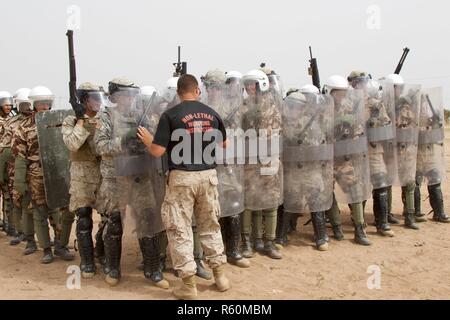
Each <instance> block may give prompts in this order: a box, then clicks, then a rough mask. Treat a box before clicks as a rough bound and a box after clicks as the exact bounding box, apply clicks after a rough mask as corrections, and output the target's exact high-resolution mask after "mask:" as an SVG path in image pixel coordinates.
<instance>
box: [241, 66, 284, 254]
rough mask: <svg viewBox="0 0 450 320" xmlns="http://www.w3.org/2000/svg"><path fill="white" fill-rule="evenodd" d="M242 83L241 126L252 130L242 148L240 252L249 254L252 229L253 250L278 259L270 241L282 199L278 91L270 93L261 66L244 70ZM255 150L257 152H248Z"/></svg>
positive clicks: (277, 251)
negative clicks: (259, 68) (243, 194)
mask: <svg viewBox="0 0 450 320" xmlns="http://www.w3.org/2000/svg"><path fill="white" fill-rule="evenodd" d="M243 83H244V87H245V91H246V92H247V95H248V97H247V98H246V99H245V100H244V104H243V106H242V113H243V115H242V129H243V130H244V132H246V131H249V134H251V133H253V136H249V144H248V145H249V148H246V150H245V151H246V153H247V157H246V164H245V165H244V176H245V208H246V210H245V212H244V213H243V220H242V237H243V239H242V240H243V251H242V254H243V256H244V257H252V256H253V250H252V245H251V242H250V234H251V232H252V231H253V236H254V247H255V249H256V251H258V252H259V253H262V254H266V255H268V256H269V257H270V258H272V259H281V258H282V255H281V253H280V252H279V250H278V248H277V247H276V246H275V244H274V240H275V237H276V226H277V210H278V207H279V206H280V205H281V204H282V202H283V201H282V197H283V194H282V187H283V182H282V179H283V177H282V171H283V169H282V164H281V161H280V154H279V140H280V129H281V113H280V108H281V105H280V104H279V103H280V102H281V99H279V97H281V94H280V95H279V96H278V94H277V95H273V94H272V90H271V86H270V83H269V79H268V77H267V75H266V74H265V73H264V72H262V71H261V70H252V71H250V72H248V73H247V74H246V75H245V76H244V77H243ZM246 135H247V132H246ZM277 143H278V144H277ZM267 144H270V145H271V148H270V153H269V152H267V155H264V154H263V152H261V150H262V149H264V147H265V149H266V151H269V147H267ZM256 150H258V152H252V151H256ZM266 160H268V161H266ZM263 162H264V163H263ZM261 194H263V197H261ZM263 237H264V240H263Z"/></svg>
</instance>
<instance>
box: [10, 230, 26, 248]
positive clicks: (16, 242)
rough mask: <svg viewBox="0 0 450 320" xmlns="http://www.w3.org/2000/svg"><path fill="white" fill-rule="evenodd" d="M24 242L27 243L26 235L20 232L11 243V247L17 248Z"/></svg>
mask: <svg viewBox="0 0 450 320" xmlns="http://www.w3.org/2000/svg"><path fill="white" fill-rule="evenodd" d="M22 241H25V234H24V233H23V232H18V233H17V235H16V237H15V238H14V239H12V240H11V241H10V242H9V245H10V246H17V245H19V244H20V243H21V242H22Z"/></svg>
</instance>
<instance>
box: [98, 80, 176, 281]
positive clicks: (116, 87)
mask: <svg viewBox="0 0 450 320" xmlns="http://www.w3.org/2000/svg"><path fill="white" fill-rule="evenodd" d="M109 94H110V100H111V102H112V103H113V104H115V107H114V108H108V109H107V110H106V112H104V113H103V114H102V115H101V125H100V128H99V129H98V130H97V131H96V133H95V137H94V142H95V145H96V149H97V152H98V153H99V154H100V155H101V156H102V160H101V164H100V171H101V174H102V183H101V186H100V195H99V200H100V203H101V204H100V206H99V207H100V211H101V212H105V215H106V217H107V221H106V225H105V229H104V232H103V237H104V245H105V258H106V259H105V260H106V261H105V262H106V267H105V269H106V270H105V271H106V273H107V275H106V279H105V280H106V282H107V283H108V284H109V285H111V286H115V285H117V284H118V282H119V280H120V278H121V270H120V260H121V252H122V235H123V226H122V215H123V214H124V213H125V208H126V206H127V205H129V206H130V210H131V213H132V216H133V218H134V220H135V222H136V233H137V235H138V238H139V245H140V248H141V251H142V256H143V260H144V275H145V277H146V278H148V279H150V280H151V281H152V282H153V283H154V284H155V285H156V286H158V287H160V288H165V289H166V288H168V287H169V284H168V282H167V281H166V280H164V278H163V274H162V270H161V264H160V237H161V236H162V234H161V232H162V231H163V229H162V222H161V221H160V219H161V217H160V214H159V209H158V208H157V203H156V202H157V200H156V196H155V193H156V191H157V190H155V189H154V188H155V187H156V186H155V185H152V181H157V180H158V177H157V176H156V175H157V174H158V173H157V172H156V169H155V167H154V166H152V165H153V162H152V161H151V159H149V158H148V157H149V156H147V153H146V151H145V146H144V145H143V144H141V143H140V141H138V138H137V128H138V126H139V125H142V126H146V127H149V129H150V130H151V129H152V128H154V127H155V126H156V124H157V118H156V117H155V115H154V114H152V113H151V112H150V110H151V108H152V107H153V105H152V102H153V99H149V100H148V101H147V99H144V98H143V97H142V96H140V95H139V94H140V89H139V87H138V86H136V85H135V84H134V83H133V82H132V81H130V80H128V79H122V78H118V79H114V80H112V81H110V83H109ZM153 97H154V96H153ZM138 118H139V120H138ZM159 177H160V178H161V176H159ZM163 178H164V176H163V175H162V179H163ZM163 186H164V184H162V185H160V186H159V187H160V188H163ZM159 191H160V190H159Z"/></svg>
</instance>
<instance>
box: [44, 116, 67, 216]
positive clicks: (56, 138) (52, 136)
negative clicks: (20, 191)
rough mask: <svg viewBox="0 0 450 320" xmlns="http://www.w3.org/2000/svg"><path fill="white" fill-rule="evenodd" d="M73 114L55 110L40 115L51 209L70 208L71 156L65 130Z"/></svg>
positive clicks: (45, 176)
mask: <svg viewBox="0 0 450 320" xmlns="http://www.w3.org/2000/svg"><path fill="white" fill-rule="evenodd" d="M69 115H73V111H72V110H51V111H43V112H38V113H36V128H37V136H38V141H39V154H40V156H41V163H42V171H43V173H44V187H45V197H46V200H47V205H48V207H49V208H51V209H56V208H63V207H67V206H68V205H69V200H70V197H69V187H70V154H69V150H68V149H67V147H66V146H65V144H64V141H63V137H62V134H61V127H62V123H63V121H64V119H65V118H66V117H67V116H69Z"/></svg>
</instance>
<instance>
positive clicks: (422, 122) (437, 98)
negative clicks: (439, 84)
mask: <svg viewBox="0 0 450 320" xmlns="http://www.w3.org/2000/svg"><path fill="white" fill-rule="evenodd" d="M442 100H443V98H442V88H432V89H424V90H423V92H422V99H421V107H420V118H419V147H418V150H417V172H416V188H415V192H414V208H415V215H416V221H417V222H422V221H426V220H427V218H426V216H425V214H423V213H422V210H421V197H420V186H421V184H422V182H423V180H426V182H427V185H428V194H429V199H430V205H431V208H432V210H433V220H434V221H437V222H443V223H450V218H449V216H448V215H447V214H446V213H445V212H444V198H443V195H442V188H441V183H442V181H444V179H445V154H444V139H445V137H444V108H443V102H442Z"/></svg>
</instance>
